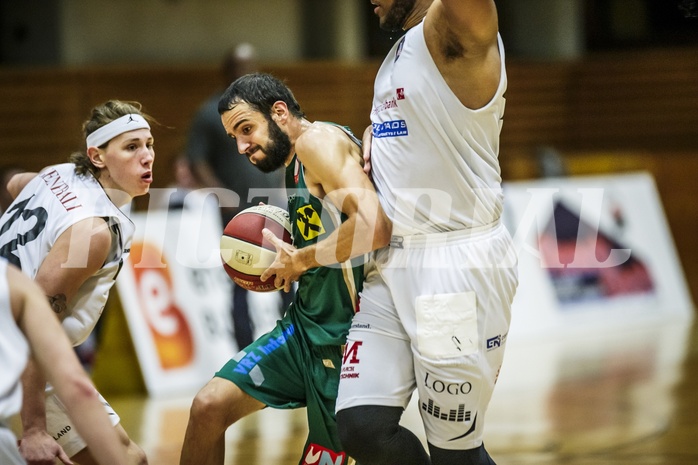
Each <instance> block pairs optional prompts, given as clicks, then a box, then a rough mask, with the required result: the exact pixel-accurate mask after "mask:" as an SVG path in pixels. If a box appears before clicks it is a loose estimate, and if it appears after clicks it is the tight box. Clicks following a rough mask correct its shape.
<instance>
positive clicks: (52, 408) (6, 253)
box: [0, 100, 155, 465]
mask: <svg viewBox="0 0 698 465" xmlns="http://www.w3.org/2000/svg"><path fill="white" fill-rule="evenodd" d="M140 108H141V106H140V104H139V103H137V102H121V101H117V100H112V101H108V102H106V103H104V104H102V105H99V106H97V107H95V108H93V109H92V113H91V116H90V119H88V120H87V121H85V123H84V124H83V131H84V134H85V138H86V151H85V152H77V153H74V154H73V155H71V158H70V160H71V163H65V164H59V165H53V166H48V167H46V168H44V169H43V170H42V171H41V172H40V173H22V174H18V175H15V176H14V177H13V178H12V179H11V180H10V182H9V184H8V190H9V191H10V192H11V193H12V194H13V196H14V197H15V200H14V202H13V203H12V204H11V205H10V206H9V207H8V209H7V211H6V212H5V213H4V214H3V215H2V217H0V256H2V257H4V258H5V259H7V260H8V261H9V262H10V263H12V264H14V265H16V266H17V267H19V268H20V269H21V270H22V271H23V272H24V273H25V274H27V275H28V276H30V277H31V278H33V279H34V280H35V281H36V282H37V283H38V284H39V285H40V287H41V288H42V289H43V290H44V293H45V294H46V296H47V297H48V299H49V303H50V304H51V307H52V308H53V311H54V312H55V313H56V314H57V315H58V317H59V319H60V320H61V323H62V327H63V329H64V330H65V332H66V333H67V335H68V338H69V339H70V342H71V343H72V344H73V345H78V344H80V343H81V342H83V341H84V340H85V339H86V338H87V336H88V335H89V334H90V332H91V331H92V330H93V328H94V326H95V324H96V323H97V320H98V319H99V317H100V315H101V313H102V310H103V309H104V305H105V303H106V300H107V296H108V294H109V290H110V289H111V287H112V285H113V284H114V282H115V280H116V276H117V274H118V272H119V270H120V269H121V266H122V265H123V262H124V260H125V259H126V258H127V256H128V252H129V249H130V242H131V238H132V235H133V231H134V226H133V223H132V222H131V220H130V219H129V218H128V217H127V216H126V215H125V214H124V213H123V212H122V211H121V207H124V206H126V205H128V204H129V203H130V202H131V200H132V199H133V198H134V197H136V196H140V195H144V194H146V193H147V192H148V190H149V188H150V184H151V183H152V181H153V173H152V167H153V161H154V156H155V152H154V150H153V136H152V134H151V132H150V125H149V124H148V121H147V120H148V119H150V117H148V116H147V115H145V114H143V113H142V112H141V110H140ZM22 383H23V388H24V393H25V394H24V403H23V406H22V412H21V418H22V426H23V434H22V438H21V444H20V452H21V453H22V455H23V456H24V458H25V459H26V460H27V462H28V463H29V465H32V464H39V463H53V460H54V458H55V457H57V458H59V459H61V460H62V461H64V462H65V461H66V460H67V459H68V457H70V458H72V459H73V460H75V461H76V462H78V463H80V464H81V465H87V464H96V463H97V462H95V460H94V458H93V457H92V455H91V454H90V451H89V450H88V449H87V448H86V443H85V441H84V440H83V439H82V438H81V437H80V436H79V435H78V433H77V431H76V428H75V427H74V426H73V423H72V422H71V420H70V418H69V417H68V416H67V415H66V412H65V408H64V406H63V404H62V403H61V401H60V400H59V398H58V397H57V396H56V395H55V394H54V392H53V388H52V386H51V385H47V384H46V381H45V379H44V377H43V376H41V374H40V373H39V372H38V371H37V370H36V367H35V365H34V364H33V363H31V362H30V363H29V364H28V366H27V370H26V371H25V374H24V376H23V378H22ZM102 402H103V403H104V405H105V408H106V409H107V411H108V413H109V415H110V418H111V419H112V423H113V424H114V426H115V427H116V429H117V431H118V433H119V436H120V438H121V440H122V442H123V443H124V444H126V445H127V446H128V451H129V463H130V464H145V463H147V460H146V458H145V454H144V453H143V451H142V450H141V449H140V448H139V447H138V446H137V445H136V444H135V443H133V442H132V441H131V440H130V438H129V437H128V435H127V434H126V432H125V431H124V429H123V428H122V427H121V425H120V424H119V421H120V419H119V416H118V415H116V413H115V412H114V411H113V410H112V409H111V407H109V405H108V404H107V403H106V402H105V401H104V399H102Z"/></svg>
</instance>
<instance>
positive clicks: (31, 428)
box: [20, 359, 46, 435]
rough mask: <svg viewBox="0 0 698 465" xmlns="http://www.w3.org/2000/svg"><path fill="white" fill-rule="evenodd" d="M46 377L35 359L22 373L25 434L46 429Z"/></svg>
mask: <svg viewBox="0 0 698 465" xmlns="http://www.w3.org/2000/svg"><path fill="white" fill-rule="evenodd" d="M45 391H46V379H45V378H44V376H43V375H42V374H41V373H40V372H39V370H38V366H37V365H36V362H35V361H34V360H33V359H30V360H29V362H28V363H27V367H26V368H25V370H24V373H23V374H22V392H23V400H22V410H21V412H20V417H21V420H22V429H23V430H24V434H25V435H27V434H28V433H32V432H37V431H39V432H45V431H46V397H45Z"/></svg>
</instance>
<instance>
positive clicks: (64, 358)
mask: <svg viewBox="0 0 698 465" xmlns="http://www.w3.org/2000/svg"><path fill="white" fill-rule="evenodd" d="M0 328H2V331H0V373H2V376H0V463H1V464H3V465H23V464H25V463H26V462H25V461H24V459H23V458H22V456H21V455H20V453H19V449H18V447H17V440H16V438H15V436H14V434H12V431H11V430H10V429H9V428H8V427H7V425H6V424H5V422H6V421H7V420H8V419H9V418H10V417H12V416H14V415H16V414H17V413H18V412H19V410H20V407H21V404H22V386H21V382H20V377H21V375H22V372H23V370H24V367H25V365H26V363H27V360H28V358H29V351H30V349H31V352H32V354H33V356H34V358H35V359H36V361H37V363H38V364H39V367H40V368H41V371H42V373H44V374H45V375H46V377H47V378H48V379H49V380H50V381H51V383H52V384H53V386H54V387H55V389H56V391H57V392H58V394H59V395H60V396H61V399H63V401H64V403H65V405H66V408H67V410H68V413H69V414H70V415H71V418H73V419H74V421H75V425H76V426H77V428H79V429H80V431H82V432H83V435H84V437H85V440H86V441H87V442H88V443H89V444H90V447H91V449H92V450H93V451H94V454H95V456H97V457H98V459H99V463H101V464H103V465H106V464H113V465H125V464H127V463H128V461H127V459H126V447H124V445H123V444H122V442H121V441H120V439H119V436H118V434H117V433H116V430H115V429H114V428H113V426H112V424H111V421H110V420H109V417H108V415H107V414H106V412H105V411H104V407H103V405H102V403H101V402H100V401H99V397H98V395H97V391H96V390H95V388H94V386H93V385H92V382H91V381H90V378H89V377H88V375H87V373H85V370H84V369H83V368H82V366H81V365H80V362H79V360H78V358H77V356H76V355H75V352H74V351H73V348H72V346H71V344H70V341H69V340H68V337H67V336H66V335H65V334H63V331H62V330H61V327H60V322H59V321H58V319H57V318H56V316H55V315H54V314H53V313H52V312H51V308H50V307H49V305H48V302H46V299H45V298H44V296H43V292H42V291H41V289H40V288H39V287H38V285H37V284H36V283H34V282H32V280H31V279H29V278H28V277H27V276H25V275H24V274H22V272H21V271H19V270H18V269H17V268H15V267H14V266H12V265H10V264H8V262H7V260H5V259H2V258H0Z"/></svg>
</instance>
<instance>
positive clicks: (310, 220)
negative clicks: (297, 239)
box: [296, 204, 325, 241]
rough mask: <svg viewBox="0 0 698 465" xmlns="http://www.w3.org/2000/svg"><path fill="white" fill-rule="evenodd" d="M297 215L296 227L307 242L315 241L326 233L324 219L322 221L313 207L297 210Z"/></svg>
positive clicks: (307, 206)
mask: <svg viewBox="0 0 698 465" xmlns="http://www.w3.org/2000/svg"><path fill="white" fill-rule="evenodd" d="M296 215H297V216H296V226H297V227H298V230H299V231H300V233H301V235H302V236H303V239H305V240H306V241H309V240H312V239H315V238H316V237H318V236H319V235H321V234H324V233H325V228H324V227H323V226H322V219H320V215H318V213H317V212H316V211H315V209H314V208H313V206H312V205H309V204H308V205H303V206H302V207H300V208H299V209H298V210H296Z"/></svg>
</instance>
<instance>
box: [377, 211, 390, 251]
mask: <svg viewBox="0 0 698 465" xmlns="http://www.w3.org/2000/svg"><path fill="white" fill-rule="evenodd" d="M392 232H393V224H392V222H391V221H390V219H389V218H388V216H387V215H386V214H385V213H384V212H382V211H380V212H379V213H378V218H377V221H376V227H375V228H374V233H373V250H377V249H380V248H383V247H385V246H387V245H388V244H390V238H391V237H392Z"/></svg>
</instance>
